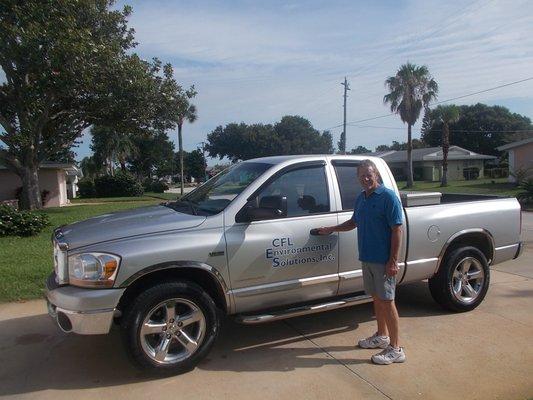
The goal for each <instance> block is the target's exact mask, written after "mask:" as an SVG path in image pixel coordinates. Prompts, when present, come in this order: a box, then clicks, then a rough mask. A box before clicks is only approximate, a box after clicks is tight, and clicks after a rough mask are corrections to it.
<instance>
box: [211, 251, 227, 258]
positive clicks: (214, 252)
mask: <svg viewBox="0 0 533 400" xmlns="http://www.w3.org/2000/svg"><path fill="white" fill-rule="evenodd" d="M223 255H224V251H213V252H211V253H209V257H216V256H223Z"/></svg>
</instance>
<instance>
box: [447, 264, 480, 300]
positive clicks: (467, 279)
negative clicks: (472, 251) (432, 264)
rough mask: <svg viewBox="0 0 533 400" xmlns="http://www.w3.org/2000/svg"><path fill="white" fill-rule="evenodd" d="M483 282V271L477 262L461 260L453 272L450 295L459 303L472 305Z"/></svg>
mask: <svg viewBox="0 0 533 400" xmlns="http://www.w3.org/2000/svg"><path fill="white" fill-rule="evenodd" d="M484 282H485V271H484V270H483V266H482V265H481V263H480V262H479V260H477V259H476V258H474V257H466V258H463V259H462V260H461V261H459V263H458V264H457V266H456V267H455V269H454V271H453V276H452V293H453V295H454V297H455V298H456V299H457V300H458V301H460V302H461V303H464V304H470V303H473V302H474V301H476V299H477V298H478V297H479V295H480V293H481V291H482V290H483V284H484Z"/></svg>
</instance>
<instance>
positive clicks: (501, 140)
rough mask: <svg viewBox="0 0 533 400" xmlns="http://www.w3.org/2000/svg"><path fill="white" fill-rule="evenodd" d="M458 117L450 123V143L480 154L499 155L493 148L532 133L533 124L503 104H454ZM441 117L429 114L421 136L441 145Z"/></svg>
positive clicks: (435, 144) (430, 142) (428, 142)
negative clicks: (429, 117) (431, 116)
mask: <svg viewBox="0 0 533 400" xmlns="http://www.w3.org/2000/svg"><path fill="white" fill-rule="evenodd" d="M457 107H458V108H459V113H460V115H461V118H460V119H459V120H457V121H455V122H453V123H450V124H449V131H450V143H451V144H453V145H455V146H460V147H463V148H465V149H468V150H471V151H475V152H476V153H480V154H488V155H493V156H500V155H501V153H500V152H499V151H498V150H496V148H497V147H498V146H502V145H504V144H506V143H508V142H513V141H515V140H522V139H525V138H527V137H531V135H532V134H533V124H531V120H530V119H529V118H527V117H525V116H523V115H520V114H516V113H513V112H511V111H509V109H507V108H505V107H502V106H488V105H486V104H481V103H478V104H474V105H464V106H457ZM442 128H443V123H442V121H440V120H438V119H435V118H432V120H431V125H430V126H429V127H428V128H427V129H423V130H422V139H423V140H424V142H426V143H427V144H429V145H430V146H441V145H442Z"/></svg>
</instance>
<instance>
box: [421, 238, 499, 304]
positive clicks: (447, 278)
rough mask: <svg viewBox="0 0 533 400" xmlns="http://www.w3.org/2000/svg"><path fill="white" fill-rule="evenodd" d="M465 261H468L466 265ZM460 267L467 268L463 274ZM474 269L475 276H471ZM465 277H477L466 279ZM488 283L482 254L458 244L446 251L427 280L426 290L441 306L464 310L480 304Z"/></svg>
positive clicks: (486, 267)
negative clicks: (441, 261)
mask: <svg viewBox="0 0 533 400" xmlns="http://www.w3.org/2000/svg"><path fill="white" fill-rule="evenodd" d="M468 262H471V264H470V265H471V266H470V267H468ZM464 270H468V271H470V272H468V274H467V277H464V273H463V271H464ZM478 270H479V271H480V273H479V275H475V271H478ZM468 276H479V277H480V278H477V279H474V278H472V279H471V280H469V279H468ZM489 283H490V269H489V266H488V262H487V259H486V258H485V255H484V254H483V253H482V252H481V251H480V250H478V249H477V248H475V247H460V248H457V249H454V250H452V251H450V252H449V253H448V254H446V256H445V258H444V261H443V263H442V265H441V267H440V268H439V271H438V272H437V274H436V275H435V276H433V277H432V278H430V279H429V290H430V292H431V295H432V297H433V299H434V300H435V301H436V302H437V303H439V304H440V305H441V306H442V307H443V308H445V309H447V310H451V311H455V312H465V311H470V310H473V309H474V308H476V307H477V306H478V305H479V304H481V302H482V301H483V299H484V298H485V295H486V294H487V290H488V289H489ZM472 290H473V292H472ZM473 293H475V296H474V295H473ZM463 294H464V295H463Z"/></svg>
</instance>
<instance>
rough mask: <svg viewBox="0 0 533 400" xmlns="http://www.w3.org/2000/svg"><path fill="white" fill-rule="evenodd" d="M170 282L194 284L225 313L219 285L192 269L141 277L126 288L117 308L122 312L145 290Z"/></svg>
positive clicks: (187, 268)
mask: <svg viewBox="0 0 533 400" xmlns="http://www.w3.org/2000/svg"><path fill="white" fill-rule="evenodd" d="M172 280H187V281H191V282H194V283H196V284H197V285H198V286H200V287H201V288H202V289H204V290H205V291H206V292H207V294H209V296H211V298H212V299H213V301H214V302H215V304H216V306H217V307H218V308H219V309H220V310H222V311H223V312H224V313H227V311H228V310H227V304H226V298H225V295H224V291H223V289H222V287H221V286H220V284H219V283H218V282H217V281H216V279H215V278H214V277H213V276H212V275H211V274H210V273H209V272H207V271H204V270H202V269H198V268H192V267H175V268H165V269H161V270H157V271H154V272H150V273H148V274H146V275H143V276H141V277H140V278H138V279H137V280H135V281H134V282H133V283H131V284H130V285H129V286H128V287H127V288H126V290H125V291H124V294H123V295H122V297H121V299H120V301H119V304H118V306H117V308H118V309H119V310H121V311H124V310H125V309H126V308H127V307H128V304H130V303H131V301H132V300H133V299H134V298H135V297H137V296H138V295H139V294H140V293H142V292H143V291H144V290H146V289H147V288H149V287H151V286H154V285H156V284H158V283H161V282H168V281H172Z"/></svg>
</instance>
